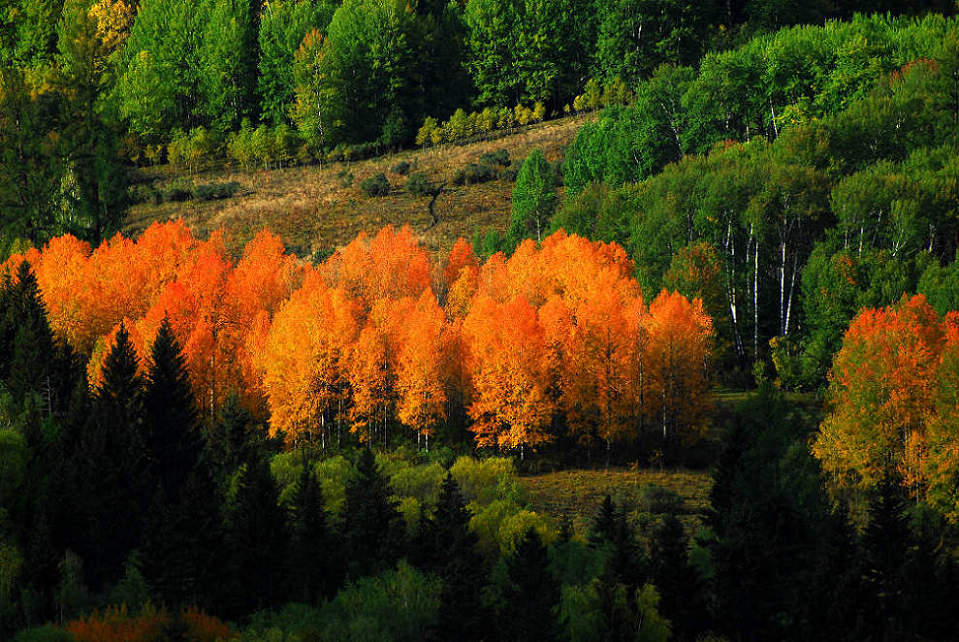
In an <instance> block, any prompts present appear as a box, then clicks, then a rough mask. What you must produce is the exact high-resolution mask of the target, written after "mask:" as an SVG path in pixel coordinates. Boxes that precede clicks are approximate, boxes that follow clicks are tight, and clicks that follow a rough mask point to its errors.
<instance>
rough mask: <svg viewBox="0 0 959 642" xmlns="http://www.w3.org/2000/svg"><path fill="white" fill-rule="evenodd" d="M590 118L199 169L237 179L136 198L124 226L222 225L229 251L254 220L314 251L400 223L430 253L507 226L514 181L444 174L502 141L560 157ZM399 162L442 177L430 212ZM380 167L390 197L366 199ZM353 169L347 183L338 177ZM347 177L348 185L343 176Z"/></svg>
mask: <svg viewBox="0 0 959 642" xmlns="http://www.w3.org/2000/svg"><path fill="white" fill-rule="evenodd" d="M592 117H594V116H589V115H587V116H575V117H570V118H563V119H559V120H554V121H549V122H545V123H540V124H537V125H531V126H529V127H525V128H522V129H520V130H519V131H517V132H516V133H513V134H511V135H509V136H504V137H501V138H496V139H492V140H489V141H482V142H476V143H471V144H466V145H443V146H439V147H434V148H428V149H418V150H408V151H403V152H400V153H397V154H392V155H388V156H382V157H378V158H374V159H370V160H365V161H356V162H352V163H332V164H327V165H323V166H307V167H293V168H287V169H274V170H268V171H267V170H261V171H255V172H252V173H249V172H245V171H242V170H235V169H233V170H231V169H229V168H225V169H217V170H212V171H207V172H202V173H200V174H198V175H197V176H195V177H192V181H193V182H194V183H196V184H202V183H210V182H223V181H236V182H237V183H239V184H240V190H239V191H238V192H237V194H236V195H235V196H233V197H232V198H229V199H225V200H221V201H207V202H204V201H196V200H190V201H185V202H179V203H176V202H173V203H162V204H160V205H155V204H152V203H149V204H140V205H137V206H135V207H134V208H132V210H131V211H130V214H129V217H128V219H127V223H126V226H125V230H124V231H125V233H127V234H132V235H135V234H137V233H139V232H140V231H142V230H143V229H145V228H146V227H147V226H148V225H149V224H150V223H152V222H153V221H156V220H166V219H170V218H178V217H179V218H182V219H183V220H184V221H185V222H186V223H187V224H188V225H189V226H190V227H191V228H192V229H193V230H194V232H195V233H197V234H199V235H200V236H205V235H207V234H209V233H210V232H212V231H213V230H216V229H224V230H226V232H227V237H228V243H229V246H230V248H231V249H234V250H236V249H239V248H241V247H242V246H243V244H245V243H246V241H247V240H249V239H250V238H251V237H252V236H253V235H254V234H256V232H258V231H259V230H261V229H263V228H269V229H270V230H272V231H274V232H276V233H278V234H280V235H281V236H282V237H283V239H284V241H285V242H286V243H287V246H288V247H289V248H290V249H292V250H293V251H295V252H297V253H298V254H300V255H301V256H310V255H313V254H323V253H328V252H329V251H331V250H333V249H335V248H337V247H341V246H343V245H345V244H346V243H348V242H349V241H350V240H352V239H353V238H354V237H355V236H356V235H357V234H358V233H359V232H361V231H365V232H375V231H377V230H378V229H380V228H381V227H383V226H384V225H387V224H393V225H405V224H409V225H410V226H412V227H413V229H414V231H415V232H416V233H417V234H418V235H419V237H420V238H421V240H422V242H423V243H424V245H425V246H426V247H427V248H428V249H430V250H431V251H433V252H438V253H439V252H445V251H447V250H448V249H449V248H450V247H452V245H453V243H454V242H455V241H456V239H457V238H458V237H460V236H465V237H467V238H471V237H472V235H473V234H474V232H475V231H476V230H477V229H480V230H486V229H490V228H493V229H499V230H504V229H505V228H506V226H507V225H508V221H509V212H510V203H511V192H512V187H513V184H512V183H511V182H508V181H505V180H495V181H491V182H488V183H482V184H478V185H466V186H461V187H457V186H453V185H452V184H451V183H450V179H451V177H452V176H453V174H454V173H455V172H456V171H457V170H459V169H461V168H463V167H465V166H466V165H468V164H469V163H472V162H476V161H477V160H478V159H479V157H480V156H481V155H482V154H483V153H485V152H490V151H495V150H498V149H506V150H507V151H508V152H509V155H510V158H511V159H512V161H513V163H514V164H518V163H519V162H521V161H522V159H523V158H525V157H526V155H527V154H529V152H530V151H531V150H533V149H534V148H539V149H541V150H543V152H544V153H545V155H546V158H547V159H548V160H550V161H555V160H558V159H560V158H562V155H563V152H564V149H565V147H566V146H567V145H568V144H569V143H570V142H571V141H572V139H573V138H574V137H575V135H576V132H577V130H578V129H579V128H580V126H581V125H582V124H583V123H584V122H585V121H586V120H587V119H589V118H592ZM401 161H407V162H409V163H410V165H411V169H410V173H413V172H424V173H426V174H427V176H428V177H429V178H430V180H431V181H433V182H434V183H437V184H443V183H445V184H446V187H445V188H444V189H443V191H442V193H441V194H440V195H439V197H438V198H437V200H436V202H435V204H434V208H433V213H432V214H431V212H430V207H429V204H430V200H431V199H430V197H428V196H422V197H417V196H414V195H412V194H410V193H409V192H408V191H407V190H406V189H405V187H404V185H405V183H406V178H407V177H406V176H401V175H398V174H395V173H393V172H392V171H391V168H393V167H394V166H395V165H396V164H397V163H399V162H401ZM147 171H150V172H152V175H153V177H154V180H155V185H156V186H157V187H159V188H161V189H162V188H163V187H164V186H165V185H168V184H169V183H170V182H171V181H173V180H183V179H184V177H182V176H181V177H174V176H173V175H172V174H171V172H170V170H169V168H166V167H161V168H157V169H155V170H147ZM380 172H383V173H385V174H386V176H387V178H388V179H389V181H390V184H391V185H392V186H393V189H392V191H391V193H390V195H389V196H386V197H368V196H366V195H364V194H363V193H362V191H361V190H360V188H359V184H360V182H361V181H362V180H363V179H365V178H368V177H370V176H374V175H376V174H378V173H380ZM348 174H352V181H351V182H349V181H347V180H346V176H347V175H348ZM347 182H349V185H345V183H347Z"/></svg>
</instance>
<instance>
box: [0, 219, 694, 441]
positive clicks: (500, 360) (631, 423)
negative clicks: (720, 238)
mask: <svg viewBox="0 0 959 642" xmlns="http://www.w3.org/2000/svg"><path fill="white" fill-rule="evenodd" d="M23 262H27V263H28V264H29V266H30V267H31V268H32V270H33V271H34V272H35V275H36V278H37V282H38V285H39V288H40V291H41V295H42V300H43V303H44V304H45V306H46V309H47V313H48V316H49V320H50V325H51V329H52V330H53V332H54V333H55V335H56V336H57V337H58V338H59V339H61V340H62V341H64V342H66V343H67V344H69V345H70V346H71V347H72V348H73V349H74V350H75V351H76V352H77V353H79V354H80V355H84V356H85V357H86V358H87V359H88V362H87V372H88V377H89V381H90V384H91V385H96V384H97V383H98V382H99V381H100V378H101V376H102V372H103V365H104V358H105V355H108V354H110V352H111V350H112V347H113V345H114V343H115V341H116V337H117V335H118V333H121V332H123V333H125V334H127V335H128V336H129V340H130V341H131V343H132V345H133V346H134V348H135V350H136V353H137V355H138V356H139V363H140V365H139V367H140V368H141V371H142V370H144V369H145V368H146V364H147V363H148V356H149V351H150V349H151V346H152V344H153V341H154V337H155V336H156V334H157V331H158V329H159V328H160V326H161V324H162V323H163V322H164V320H167V321H168V322H169V324H170V327H171V328H172V331H173V334H174V335H175V338H176V339H177V341H178V342H179V343H180V345H182V346H183V351H184V355H185V359H186V367H187V371H188V373H189V378H190V384H191V386H192V388H193V392H194V395H195V397H196V398H197V399H198V400H200V402H201V404H202V406H203V407H204V409H205V412H206V413H209V414H210V416H213V415H214V414H215V413H216V411H217V409H218V408H219V407H221V406H222V405H223V404H224V403H225V401H226V399H227V397H229V396H230V395H237V396H238V397H239V398H240V399H241V400H242V403H243V405H244V406H245V407H246V408H247V409H248V410H250V411H251V412H253V413H254V414H255V415H259V416H261V417H264V418H266V417H268V418H269V430H270V433H271V436H276V435H282V436H283V437H284V438H285V440H286V441H287V443H288V444H289V445H291V446H292V445H295V444H297V443H299V442H300V441H301V440H307V441H309V442H312V443H315V442H319V443H320V445H321V446H325V444H326V443H327V441H328V440H330V439H336V440H338V441H339V440H341V439H342V438H343V436H344V433H345V432H346V431H349V432H351V433H354V434H355V435H357V436H358V438H359V439H360V440H361V441H362V442H364V443H368V444H376V445H379V444H382V445H384V446H387V445H388V444H389V440H390V439H400V438H411V439H416V441H417V442H418V443H420V444H421V445H422V446H424V447H426V448H427V449H428V448H429V443H430V438H431V437H432V436H433V435H434V434H435V432H436V429H437V427H438V426H440V425H441V424H443V423H444V422H447V421H449V420H450V419H451V417H453V416H455V415H457V413H460V414H463V413H465V415H466V417H468V420H469V426H468V427H469V430H471V431H472V433H473V435H474V437H475V441H476V443H477V445H479V446H492V447H496V448H501V449H508V450H513V449H519V452H520V453H521V454H522V453H524V452H525V450H526V449H527V448H531V449H535V448H536V447H538V446H541V445H543V444H546V443H549V442H551V441H553V440H554V439H556V438H557V436H558V435H559V433H560V431H564V430H568V433H569V434H570V435H571V436H573V437H575V439H576V440H578V441H579V442H580V443H582V444H584V445H594V444H596V445H602V446H603V447H604V448H606V449H607V450H608V449H610V448H611V447H612V446H613V445H614V444H621V443H624V442H630V441H635V440H640V439H643V438H644V436H645V435H647V434H655V435H657V436H659V437H661V438H662V439H663V440H664V443H669V442H670V441H671V440H688V439H690V438H694V437H696V436H697V435H698V434H699V433H700V432H701V431H702V430H703V429H704V428H705V426H706V422H707V418H708V409H709V395H708V385H709V384H708V374H709V356H710V345H711V344H710V342H711V337H712V321H711V319H710V317H709V316H708V315H707V314H706V313H705V312H704V311H703V305H702V302H701V301H700V300H699V299H693V300H692V301H690V300H689V299H687V298H686V297H684V296H682V295H680V294H678V293H676V292H669V291H666V290H663V291H662V292H660V293H659V294H657V295H656V296H655V297H654V298H653V299H652V300H651V301H649V302H648V303H647V300H646V299H644V297H643V294H642V292H641V291H640V287H639V285H638V283H637V282H636V280H635V279H634V278H633V276H632V274H633V265H632V262H631V261H630V260H629V259H628V258H627V256H626V253H625V251H624V250H623V249H622V248H621V247H620V246H618V245H616V244H615V243H603V242H592V241H588V240H586V239H584V238H581V237H578V236H574V235H567V234H566V233H564V232H557V233H554V234H553V235H552V236H550V237H548V238H546V239H544V241H543V243H542V245H541V246H540V247H537V245H536V244H535V243H534V242H533V241H531V240H528V241H525V242H523V243H522V244H521V245H520V246H519V248H518V249H517V250H516V251H515V252H514V253H513V255H512V256H511V257H509V258H507V257H506V256H505V255H503V254H501V253H499V254H495V255H493V256H492V257H490V258H489V259H488V260H487V261H485V262H484V263H481V262H480V261H479V260H478V259H477V257H476V255H475V254H474V253H473V251H472V247H471V246H470V244H469V243H467V242H466V241H464V240H462V239H461V240H460V241H458V242H457V243H456V245H455V246H454V247H453V249H452V251H451V252H450V254H449V256H447V257H446V259H445V261H443V262H442V264H441V265H438V264H436V263H435V262H434V261H431V259H430V256H429V254H428V253H427V251H426V250H425V249H424V248H423V247H422V246H421V245H420V244H419V243H418V241H417V239H416V238H415V237H414V235H413V233H412V231H411V230H410V229H409V228H408V227H404V228H402V229H394V228H393V227H385V228H383V229H382V230H381V231H380V232H379V233H378V234H376V236H366V235H364V234H361V235H359V236H358V237H357V238H356V239H355V240H354V241H353V242H352V243H350V244H349V245H347V246H346V247H344V248H342V249H341V250H339V251H337V252H336V253H335V254H333V256H331V257H330V258H329V259H328V260H326V261H325V262H324V263H322V264H319V265H315V266H314V265H312V264H309V263H306V262H302V261H299V260H297V259H296V258H295V257H294V256H293V255H291V254H288V253H286V252H285V250H284V247H283V243H282V240H281V239H280V238H279V237H278V236H276V235H274V234H272V233H270V232H268V231H263V232H260V233H259V234H258V235H257V236H256V237H255V238H254V239H253V240H251V241H250V242H249V243H248V244H247V246H246V248H245V250H244V252H243V255H242V256H241V257H240V258H239V260H236V261H234V260H233V259H232V258H231V257H230V256H229V255H228V254H227V252H226V249H225V244H224V238H223V236H222V235H221V234H219V233H215V234H213V235H211V236H210V238H208V239H206V240H201V239H198V238H196V237H194V236H193V235H192V234H191V232H190V231H189V230H188V229H187V228H186V226H185V225H184V224H183V223H182V222H180V221H175V222H167V223H156V224H154V225H152V226H151V227H150V228H149V229H147V230H146V231H145V232H144V233H143V235H142V236H141V237H140V238H139V239H137V240H136V241H133V240H130V239H126V238H124V237H122V236H120V235H117V236H115V237H114V238H112V239H110V240H109V241H106V242H104V243H103V244H102V245H101V246H99V247H97V248H95V249H94V248H91V246H90V245H88V244H87V243H85V242H83V241H80V240H78V239H76V238H75V237H73V236H70V235H66V236H62V237H57V238H54V239H52V240H51V241H50V242H49V243H47V245H46V246H44V247H43V249H42V250H30V251H28V252H27V253H25V254H18V255H13V256H11V257H10V259H9V260H8V261H7V263H6V264H5V270H6V273H7V274H8V278H15V277H16V274H17V271H18V268H19V266H20V264H21V263H23ZM399 426H402V428H399ZM392 431H396V434H395V435H393V434H391V432H392Z"/></svg>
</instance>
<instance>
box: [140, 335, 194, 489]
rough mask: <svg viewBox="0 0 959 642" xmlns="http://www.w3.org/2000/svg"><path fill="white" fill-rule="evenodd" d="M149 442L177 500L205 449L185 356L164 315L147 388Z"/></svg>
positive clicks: (163, 480) (159, 474) (156, 464)
mask: <svg viewBox="0 0 959 642" xmlns="http://www.w3.org/2000/svg"><path fill="white" fill-rule="evenodd" d="M144 406H145V410H146V422H147V424H148V425H147V434H148V446H149V449H150V456H151V459H152V463H153V468H154V471H155V474H156V476H157V478H158V481H159V483H160V488H161V489H162V491H163V494H164V497H165V498H166V500H167V501H170V502H176V501H177V500H178V499H179V495H180V489H181V487H182V486H183V484H184V482H185V481H186V478H187V476H188V475H189V474H190V472H191V471H192V470H193V468H194V467H195V466H196V462H197V459H198V457H199V456H200V453H201V450H202V440H201V437H200V431H199V427H198V426H197V410H196V400H195V399H194V397H193V389H192V388H191V386H190V380H189V376H188V374H187V370H186V359H185V358H184V356H183V353H182V351H181V350H180V344H179V343H178V342H177V340H176V337H174V336H173V329H172V327H171V326H170V322H169V320H167V319H164V320H163V322H162V323H161V324H160V329H159V330H158V331H157V335H156V338H155V339H154V340H153V347H152V349H151V357H150V369H149V371H148V372H147V376H146V388H145V391H144Z"/></svg>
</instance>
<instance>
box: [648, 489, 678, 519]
mask: <svg viewBox="0 0 959 642" xmlns="http://www.w3.org/2000/svg"><path fill="white" fill-rule="evenodd" d="M639 507H640V508H641V509H642V510H643V511H645V512H647V513H654V514H657V515H662V514H667V513H669V514H675V513H679V512H680V511H682V509H683V498H682V497H681V496H680V495H678V494H677V493H675V492H674V491H672V490H670V489H668V488H664V487H663V486H658V485H656V484H646V485H645V486H643V487H642V488H640V490H639Z"/></svg>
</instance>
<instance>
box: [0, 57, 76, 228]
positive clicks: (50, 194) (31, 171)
mask: <svg viewBox="0 0 959 642" xmlns="http://www.w3.org/2000/svg"><path fill="white" fill-rule="evenodd" d="M33 85H34V83H33V81H31V80H30V79H29V77H28V75H27V73H26V72H24V71H22V70H20V69H15V68H13V67H6V66H0V212H2V214H0V230H2V233H3V235H4V236H6V237H7V238H16V237H20V238H27V239H30V241H32V242H33V243H35V244H38V243H41V242H43V241H45V240H46V239H47V238H49V237H50V236H52V235H54V234H57V233H59V232H60V231H61V230H62V228H61V210H60V207H59V206H60V203H61V200H60V198H61V194H62V181H63V176H64V172H65V169H64V166H63V162H62V156H61V153H60V140H59V134H58V131H57V128H58V126H59V110H60V102H59V98H58V96H57V95H56V94H54V93H53V92H48V91H36V89H35V87H34V86H33Z"/></svg>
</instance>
